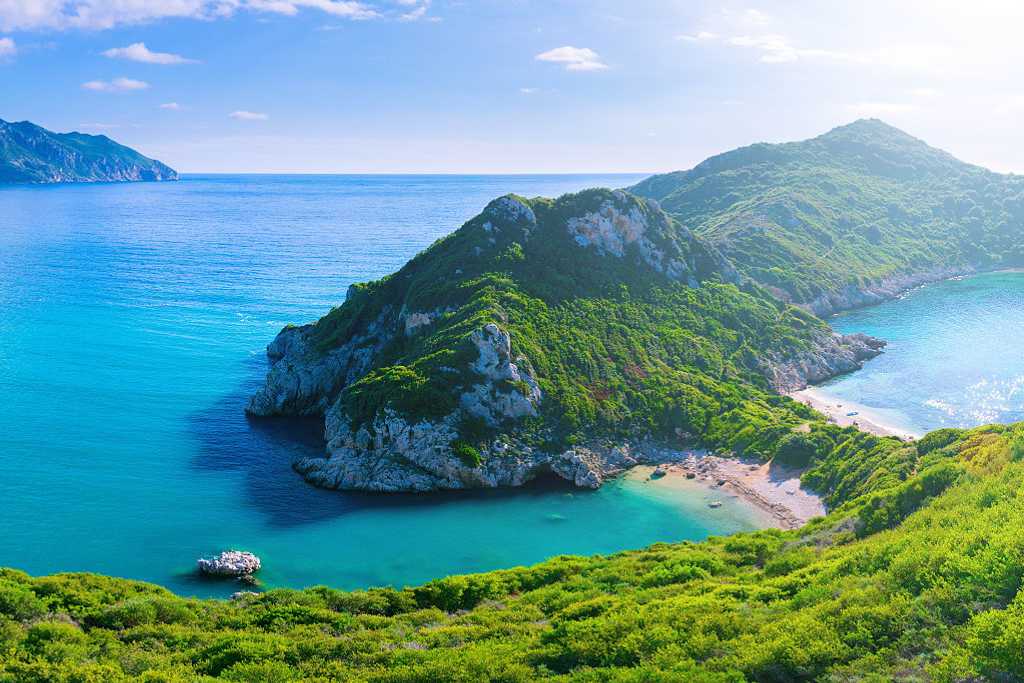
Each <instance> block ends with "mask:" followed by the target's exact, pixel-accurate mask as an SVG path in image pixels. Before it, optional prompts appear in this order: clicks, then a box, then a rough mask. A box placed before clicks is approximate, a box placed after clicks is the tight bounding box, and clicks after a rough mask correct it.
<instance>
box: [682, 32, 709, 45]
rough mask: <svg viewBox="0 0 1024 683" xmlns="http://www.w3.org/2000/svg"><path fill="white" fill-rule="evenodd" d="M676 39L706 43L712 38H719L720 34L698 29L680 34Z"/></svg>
mask: <svg viewBox="0 0 1024 683" xmlns="http://www.w3.org/2000/svg"><path fill="white" fill-rule="evenodd" d="M676 40H685V41H686V42H688V43H706V42H708V41H711V40H718V34H717V33H712V32H711V31H698V32H697V33H684V34H682V35H678V36H676Z"/></svg>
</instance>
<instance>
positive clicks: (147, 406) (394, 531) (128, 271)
mask: <svg viewBox="0 0 1024 683" xmlns="http://www.w3.org/2000/svg"><path fill="white" fill-rule="evenodd" d="M637 179H638V177H631V176H505V177H494V176H492V177H465V176H462V177H459V176H437V177H386V176H369V177H338V176H305V177H295V176H280V177H274V176H210V177H199V176H193V177H187V178H185V179H184V180H182V181H181V182H179V183H171V184H132V185H69V186H56V187H23V188H16V187H0V311H2V315H0V396H2V401H3V406H2V408H0V566H14V567H18V568H21V569H24V570H26V571H29V572H32V573H49V572H56V571H71V570H89V571H97V572H103V573H108V574H114V575H118V576H126V577H131V578H138V579H144V580H149V581H155V582H158V583H161V584H164V585H166V586H169V587H170V588H172V589H174V590H176V591H179V592H181V593H186V594H201V595H211V594H226V593H230V592H232V591H234V590H236V589H237V586H236V585H235V584H231V583H228V584H214V583H206V582H197V581H196V580H195V579H194V578H193V577H192V574H191V568H192V567H193V564H194V560H195V558H196V557H197V556H199V555H201V554H206V553H210V552H214V551H217V550H220V549H224V548H227V547H239V548H244V549H249V550H252V551H254V552H257V553H258V554H260V555H261V556H262V557H263V559H264V562H265V567H266V570H265V571H264V572H263V578H264V580H265V581H266V582H267V583H268V584H269V585H274V586H294V587H301V586H308V585H312V584H329V585H333V586H337V587H341V588H357V587H365V586H370V585H384V584H391V585H405V584H411V583H419V582H422V581H425V580H429V579H431V578H435V577H438V576H443V575H447V574H451V573H455V572H470V571H481V570H487V569H492V568H497V567H506V566H513V565H517V564H524V563H530V562H535V561H539V560H542V559H544V558H546V557H549V556H552V555H555V554H560V553H580V554H591V553H602V552H610V551H615V550H620V549H624V548H633V547H640V546H643V545H646V544H649V543H652V542H655V541H675V540H680V539H699V538H703V537H705V536H707V535H708V534H712V533H716V534H718V533H729V532H732V531H736V530H739V529H746V528H751V527H753V526H754V525H755V524H756V520H755V517H754V513H752V512H751V511H750V510H747V509H745V508H740V507H737V504H736V503H734V502H731V501H726V506H725V507H724V508H722V509H719V510H715V511H709V510H708V508H707V507H706V501H704V500H703V499H702V498H701V497H700V496H699V495H695V494H694V493H693V492H690V493H689V494H686V493H680V492H678V491H677V490H675V489H672V488H670V487H667V486H664V485H655V484H654V483H651V482H644V481H642V480H638V479H626V480H622V481H619V482H615V483H613V484H611V485H609V486H607V487H605V488H604V489H602V490H600V491H598V492H581V491H576V492H573V491H569V490H568V489H566V488H565V487H564V486H561V485H558V486H555V485H552V484H547V485H541V486H537V487H533V488H531V489H530V490H527V491H516V492H507V491H491V492H478V493H466V494H450V495H433V496H419V497H417V496H366V495H351V494H344V493H337V492H328V491H321V490H317V489H314V488H312V487H310V486H307V485H306V484H304V483H303V482H302V480H301V479H300V478H299V477H298V476H296V475H295V474H294V473H293V472H292V471H291V469H290V467H289V465H290V462H291V461H292V459H293V458H295V457H296V456H297V455H299V454H304V453H311V452H314V451H317V450H319V448H320V446H321V443H320V432H319V426H318V425H315V424H312V425H311V424H295V423H285V422H271V423H266V422H249V421H247V420H246V418H245V416H244V415H243V408H244V406H245V402H246V400H247V397H248V396H249V395H250V394H251V393H252V391H253V390H254V389H255V387H256V386H257V384H258V383H259V382H260V380H261V379H262V377H263V375H264V373H265V371H266V360H265V356H264V348H265V346H266V344H267V343H268V342H269V341H270V340H271V339H272V338H273V337H274V335H275V334H276V333H277V331H278V330H279V329H280V328H281V327H282V326H283V325H284V324H286V323H288V322H305V321H309V320H313V319H315V318H317V317H319V316H320V315H322V314H323V313H324V312H326V311H327V310H328V309H329V308H330V307H331V306H333V305H336V304H338V303H339V302H340V301H342V300H343V298H344V293H345V290H346V288H347V287H348V285H349V284H350V283H352V282H356V281H363V280H367V279H371V278H376V277H380V276H382V275H384V274H386V273H389V272H391V271H393V270H395V269H397V268H398V267H400V266H401V265H402V264H403V263H404V262H405V261H406V260H407V259H408V258H410V257H411V256H413V255H414V254H415V253H417V252H418V251H420V250H422V249H423V248H425V247H426V246H428V245H429V244H430V243H431V242H433V241H434V240H435V239H437V238H438V237H440V236H442V235H444V234H446V233H447V232H449V231H451V230H452V229H454V228H456V227H457V226H459V225H461V224H462V222H464V221H465V220H466V219H468V218H470V217H472V216H473V215H474V214H475V213H477V212H478V211H479V210H480V209H481V208H482V207H483V206H484V205H485V204H486V203H487V201H489V200H490V199H492V198H493V197H495V196H498V195H500V194H504V193H506V192H518V193H521V194H525V195H537V194H543V195H557V194H560V193H563V192H567V191H571V190H577V189H581V188H583V187H590V186H599V185H600V186H616V187H619V186H624V185H627V184H630V183H632V182H635V181H636V180H637Z"/></svg>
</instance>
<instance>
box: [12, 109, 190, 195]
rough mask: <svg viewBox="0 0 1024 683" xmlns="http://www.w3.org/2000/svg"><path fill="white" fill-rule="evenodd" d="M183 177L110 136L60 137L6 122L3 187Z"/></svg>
mask: <svg viewBox="0 0 1024 683" xmlns="http://www.w3.org/2000/svg"><path fill="white" fill-rule="evenodd" d="M177 177H178V174H177V173H176V172H175V171H174V170H173V169H171V168H169V167H167V166H165V165H164V164H162V163H160V162H159V161H155V160H153V159H150V158H148V157H144V156H142V155H141V154H139V153H138V152H136V151H135V150H133V149H130V148H128V147H125V146H124V145H119V144H118V143H116V142H114V141H113V140H111V139H110V138H108V137H107V136H106V135H87V134H85V133H54V132H52V131H48V130H46V129H45V128H41V127H39V126H37V125H35V124H33V123H29V122H28V121H19V122H17V123H8V122H7V121H3V120H0V183H58V182H64V183H66V182H83V181H84V182H96V181H110V180H176V179H177Z"/></svg>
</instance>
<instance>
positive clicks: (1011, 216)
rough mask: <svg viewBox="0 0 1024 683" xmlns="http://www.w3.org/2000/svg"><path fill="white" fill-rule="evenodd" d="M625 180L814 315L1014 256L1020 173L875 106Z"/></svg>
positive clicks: (1007, 262)
mask: <svg viewBox="0 0 1024 683" xmlns="http://www.w3.org/2000/svg"><path fill="white" fill-rule="evenodd" d="M630 190H631V191H632V192H634V193H636V194H638V195H641V196H644V197H648V198H651V199H655V200H657V201H658V202H659V204H660V205H661V206H662V208H664V209H665V211H666V212H668V213H669V214H670V215H672V216H673V217H674V218H676V219H677V220H679V221H680V222H682V223H683V224H684V225H686V226H688V227H689V228H691V229H692V230H693V231H694V232H695V233H696V234H698V235H700V236H702V237H703V238H705V239H707V240H708V241H709V242H710V243H711V244H713V245H714V246H715V247H716V248H718V249H719V250H721V252H722V253H723V254H724V255H725V256H726V257H727V258H728V259H729V260H730V261H731V262H732V264H733V265H734V266H735V267H736V268H737V269H738V270H739V271H740V272H742V273H743V274H745V275H747V276H749V277H751V278H752V279H754V280H755V281H757V282H758V283H760V284H762V285H764V286H765V287H767V288H769V289H770V291H771V292H772V293H773V294H775V295H776V296H778V297H779V298H780V299H782V300H785V301H789V302H792V303H796V304H799V305H801V306H803V307H805V308H806V309H807V310H810V311H813V312H814V313H817V314H819V315H825V314H828V313H832V312H834V311H837V310H842V309H845V308H853V307H857V306H863V305H869V304H873V303H878V302H879V301H882V300H884V299H886V298H890V297H892V296H894V295H895V294H897V293H899V292H901V291H903V290H906V289H908V288H910V287H913V286H916V285H918V284H921V283H924V282H930V281H934V280H937V279H941V278H943V277H949V276H952V275H959V274H964V273H969V272H973V271H977V270H991V269H996V268H1001V267H1017V266H1020V265H1022V264H1024V246H1022V244H1021V241H1020V238H1019V234H1020V233H1019V230H1020V227H1021V225H1022V223H1024V178H1020V177H1017V176H1008V175H1001V174H998V173H993V172H991V171H988V170H986V169H984V168H981V167H978V166H973V165H970V164H967V163H964V162H961V161H958V160H957V159H955V158H954V157H953V156H951V155H950V154H948V153H946V152H943V151H941V150H938V149H935V148H933V147H930V146H928V145H927V144H926V143H924V142H923V141H921V140H918V139H916V138H914V137H912V136H910V135H908V134H906V133H904V132H902V131H900V130H898V129H896V128H893V127H891V126H889V125H887V124H885V123H883V122H881V121H878V120H874V119H870V120H861V121H857V122H855V123H852V124H849V125H846V126H842V127H839V128H836V129H834V130H832V131H830V132H828V133H826V134H824V135H821V136H819V137H816V138H813V139H811V140H805V141H803V142H791V143H784V144H756V145H751V146H749V147H743V148H741V149H737V150H734V151H731V152H726V153H725V154H720V155H718V156H714V157H711V158H710V159H708V160H706V161H704V162H702V163H700V164H698V165H697V166H695V167H694V168H693V169H691V170H689V171H678V172H675V173H668V174H664V175H657V176H653V177H651V178H648V179H647V180H644V181H642V182H640V183H639V184H637V185H636V186H634V187H632V188H630Z"/></svg>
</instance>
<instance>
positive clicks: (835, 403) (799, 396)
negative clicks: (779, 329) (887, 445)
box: [786, 386, 924, 441]
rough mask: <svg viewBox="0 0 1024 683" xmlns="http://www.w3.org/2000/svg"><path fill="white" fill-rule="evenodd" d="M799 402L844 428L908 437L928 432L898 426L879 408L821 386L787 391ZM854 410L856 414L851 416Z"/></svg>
mask: <svg viewBox="0 0 1024 683" xmlns="http://www.w3.org/2000/svg"><path fill="white" fill-rule="evenodd" d="M786 395H787V396H789V397H790V398H792V399H793V400H795V401H800V402H801V403H803V404H805V405H808V406H810V407H811V408H814V409H815V410H817V411H818V412H819V413H821V414H823V415H824V416H825V417H826V418H828V421H829V422H833V423H835V424H837V425H839V426H840V427H856V428H857V429H859V430H861V431H862V432H867V433H869V434H874V435H875V436H895V437H899V438H900V439H903V440H904V441H907V440H915V439H919V438H921V437H922V436H924V434H923V433H922V432H915V431H912V430H910V429H906V428H904V427H900V426H898V425H894V424H892V423H891V421H890V420H889V419H888V418H886V417H885V416H884V415H882V414H880V413H879V412H878V409H876V408H872V407H871V406H866V405H863V404H860V403H856V402H854V401H849V400H846V399H842V398H839V397H837V396H833V395H832V394H830V393H828V390H827V389H824V388H822V387H820V386H813V387H807V388H805V389H800V390H799V391H791V392H789V393H787V394H786ZM850 413H853V415H851V414H850Z"/></svg>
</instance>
